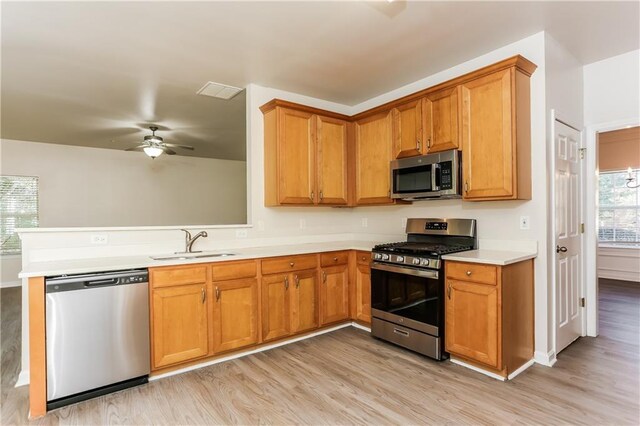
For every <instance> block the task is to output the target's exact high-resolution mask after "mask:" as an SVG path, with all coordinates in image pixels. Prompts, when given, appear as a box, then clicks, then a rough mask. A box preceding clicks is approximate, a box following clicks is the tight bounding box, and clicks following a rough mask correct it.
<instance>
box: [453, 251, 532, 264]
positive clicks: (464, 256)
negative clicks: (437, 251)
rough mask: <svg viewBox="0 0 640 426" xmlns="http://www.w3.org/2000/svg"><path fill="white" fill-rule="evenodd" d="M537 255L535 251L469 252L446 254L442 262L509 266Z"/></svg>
mask: <svg viewBox="0 0 640 426" xmlns="http://www.w3.org/2000/svg"><path fill="white" fill-rule="evenodd" d="M537 255H538V253H537V252H535V251H506V250H486V249H479V250H470V251H463V252H460V253H453V254H446V255H444V256H442V258H443V259H444V260H457V261H458V262H471V263H485V264H489V265H500V266H505V265H510V264H512V263H518V262H522V261H523V260H529V259H533V258H535V257H536V256H537Z"/></svg>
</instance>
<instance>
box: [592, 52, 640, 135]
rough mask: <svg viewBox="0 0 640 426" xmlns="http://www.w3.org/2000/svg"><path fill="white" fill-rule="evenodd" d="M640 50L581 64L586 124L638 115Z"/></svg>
mask: <svg viewBox="0 0 640 426" xmlns="http://www.w3.org/2000/svg"><path fill="white" fill-rule="evenodd" d="M638 76H640V50H634V51H632V52H628V53H624V54H622V55H618V56H614V57H611V58H608V59H605V60H602V61H599V62H594V63H592V64H588V65H585V67H584V121H585V125H587V126H589V125H594V124H600V123H610V122H617V121H623V120H629V119H637V118H638V117H640V78H639V77H638Z"/></svg>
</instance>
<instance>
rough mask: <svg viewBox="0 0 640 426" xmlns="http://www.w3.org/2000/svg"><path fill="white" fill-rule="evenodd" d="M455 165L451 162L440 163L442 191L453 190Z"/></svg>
mask: <svg viewBox="0 0 640 426" xmlns="http://www.w3.org/2000/svg"><path fill="white" fill-rule="evenodd" d="M452 170H453V164H452V162H451V161H444V162H442V163H440V189H441V190H445V189H453V171H452Z"/></svg>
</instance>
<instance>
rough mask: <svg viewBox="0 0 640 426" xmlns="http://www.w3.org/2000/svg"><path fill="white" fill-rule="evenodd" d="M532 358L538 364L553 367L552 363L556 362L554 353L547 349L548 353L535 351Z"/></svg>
mask: <svg viewBox="0 0 640 426" xmlns="http://www.w3.org/2000/svg"><path fill="white" fill-rule="evenodd" d="M533 359H534V360H535V362H536V363H538V364H540V365H544V366H546V367H553V364H555V363H556V353H555V352H554V351H553V350H551V351H549V352H548V353H544V352H540V351H535V352H534V354H533Z"/></svg>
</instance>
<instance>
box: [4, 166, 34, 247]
mask: <svg viewBox="0 0 640 426" xmlns="http://www.w3.org/2000/svg"><path fill="white" fill-rule="evenodd" d="M37 226H38V178H37V177H32V176H0V254H19V253H20V250H21V249H20V238H19V237H18V234H16V232H15V230H16V228H35V227H37Z"/></svg>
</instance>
